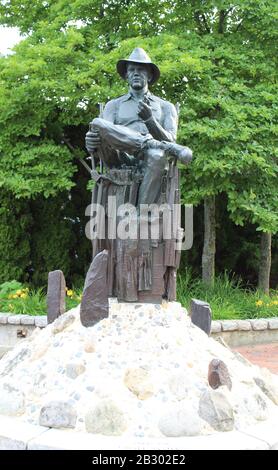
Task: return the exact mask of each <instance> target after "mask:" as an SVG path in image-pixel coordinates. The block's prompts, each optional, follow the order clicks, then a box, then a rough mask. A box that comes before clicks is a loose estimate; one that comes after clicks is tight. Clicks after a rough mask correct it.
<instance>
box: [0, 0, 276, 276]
mask: <svg viewBox="0 0 278 470" xmlns="http://www.w3.org/2000/svg"><path fill="white" fill-rule="evenodd" d="M29 6H30V4H29V1H27V0H23V1H22V0H21V1H20V0H13V1H11V0H10V1H9V0H8V1H7V0H6V1H5V2H0V21H1V22H2V23H3V24H8V25H10V26H18V27H19V28H20V29H21V31H22V32H23V33H28V34H29V36H28V37H27V38H26V39H25V40H24V41H22V42H21V43H20V44H19V45H18V46H16V48H15V51H16V53H15V54H14V55H13V56H11V57H8V58H1V59H0V81H1V88H0V103H1V107H0V126H1V133H0V152H1V160H0V168H1V178H0V183H1V185H2V187H3V189H5V190H6V191H10V192H12V193H13V194H14V195H15V196H16V197H19V198H23V197H24V198H34V197H41V196H43V197H50V196H51V197H55V196H56V195H57V194H59V193H60V192H62V191H72V187H73V184H74V181H76V177H75V176H74V172H75V171H77V169H78V168H79V172H80V171H81V170H80V167H78V166H77V165H79V164H77V159H78V158H79V157H81V156H84V155H85V152H84V143H83V142H84V134H85V131H86V129H87V125H88V122H89V121H90V120H91V119H92V118H93V117H95V116H96V115H97V113H98V106H97V105H98V103H99V102H104V101H107V99H109V98H112V97H114V96H117V95H119V94H120V93H123V92H124V90H125V86H124V84H123V82H122V81H121V80H120V79H119V77H118V76H117V74H116V72H115V63H116V61H117V60H118V59H119V58H122V57H125V56H128V55H129V53H130V51H131V50H132V48H133V47H135V46H137V45H138V44H139V45H140V46H142V47H145V48H146V49H147V50H148V51H149V52H150V54H151V56H152V58H153V60H154V61H156V62H157V63H158V64H159V65H160V67H161V71H162V77H161V80H160V81H159V82H158V84H157V85H156V87H155V89H154V92H156V93H157V94H160V95H161V96H165V97H167V99H169V100H170V101H172V102H179V103H180V105H181V112H180V132H179V141H180V142H181V143H185V144H188V145H190V146H191V147H192V148H193V150H194V155H195V158H194V161H193V163H192V165H191V166H190V168H188V169H186V170H185V169H183V170H182V176H183V182H182V188H183V200H184V201H186V202H194V203H195V204H200V203H201V202H203V201H205V210H206V213H207V214H208V213H209V214H210V217H206V221H207V223H206V230H205V233H206V234H209V237H210V238H209V239H206V240H205V243H204V252H203V255H204V256H203V263H204V273H205V272H206V278H207V282H212V281H213V275H214V250H215V248H214V246H215V242H214V240H215V233H214V226H215V225H216V223H215V220H214V216H213V215H212V214H214V213H215V209H214V200H216V201H217V199H218V198H219V197H221V195H222V194H224V195H225V196H226V197H227V208H228V211H229V214H230V217H231V219H232V220H233V221H234V222H235V223H236V224H240V225H244V224H246V223H247V222H248V223H249V222H251V223H253V224H254V225H255V226H256V227H257V229H258V230H260V231H262V232H263V233H273V234H274V233H276V232H277V226H278V216H277V198H278V196H277V188H276V186H277V185H276V180H277V150H276V145H275V144H276V142H277V124H276V110H277V91H276V69H277V68H276V67H277V53H275V40H276V39H277V28H276V23H275V21H276V17H277V2H275V1H274V0H265V1H263V2H257V1H255V0H241V1H233V2H231V1H227V0H215V1H202V0H194V1H193V0H190V1H187V2H184V1H182V0H177V1H175V2H171V1H161V0H160V1H157V0H149V1H148V2H147V1H145V0H121V1H120V0H113V1H111V0H104V1H100V0H73V1H72V2H70V3H69V2H66V1H65V0H55V1H54V0H52V1H51V0H48V1H47V2H44V1H42V0H41V1H40V0H37V1H34V2H32V8H29ZM276 42H277V41H276ZM223 230H224V228H223ZM262 246H265V245H264V244H262ZM206 247H208V249H206ZM264 259H266V258H265V257H264ZM268 259H269V258H268Z"/></svg>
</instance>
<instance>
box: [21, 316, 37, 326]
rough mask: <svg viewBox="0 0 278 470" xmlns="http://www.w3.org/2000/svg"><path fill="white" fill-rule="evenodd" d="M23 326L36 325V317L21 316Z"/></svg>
mask: <svg viewBox="0 0 278 470" xmlns="http://www.w3.org/2000/svg"><path fill="white" fill-rule="evenodd" d="M20 323H21V325H34V324H35V317H34V316H33V315H20Z"/></svg>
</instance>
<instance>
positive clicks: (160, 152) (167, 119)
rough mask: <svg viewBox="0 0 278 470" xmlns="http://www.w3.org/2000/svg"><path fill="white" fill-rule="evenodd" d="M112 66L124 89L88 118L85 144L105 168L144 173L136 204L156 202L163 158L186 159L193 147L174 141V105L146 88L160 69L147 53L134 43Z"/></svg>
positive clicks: (155, 78)
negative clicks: (134, 169)
mask: <svg viewBox="0 0 278 470" xmlns="http://www.w3.org/2000/svg"><path fill="white" fill-rule="evenodd" d="M117 71H118V73H119V74H120V76H121V77H122V78H123V79H125V80H127V82H128V85H129V91H128V93H127V94H126V95H123V96H120V97H119V98H116V99H113V100H111V101H109V102H108V103H107V104H106V106H105V108H104V112H103V118H96V119H94V120H93V121H92V123H91V128H90V131H89V132H88V133H87V134H86V147H87V150H88V151H89V152H93V151H95V150H97V149H101V155H102V159H103V161H104V164H105V165H106V166H107V167H108V168H126V167H130V166H137V167H139V168H141V169H142V170H143V174H144V176H143V180H142V183H141V186H140V189H139V195H138V206H139V205H140V204H151V203H155V202H157V199H158V197H159V194H160V188H161V181H162V176H163V173H164V169H165V166H166V157H167V156H172V157H175V158H177V159H178V160H179V161H181V162H182V163H184V164H187V163H189V162H190V161H191V159H192V152H191V150H190V149H189V148H187V147H183V146H181V145H177V144H176V143H175V140H176V134H177V122H178V117H177V112H176V108H175V106H174V105H173V104H171V103H169V102H168V101H165V100H163V99H161V98H158V97H157V96H154V95H153V94H152V93H150V92H149V89H148V88H149V85H152V84H153V83H155V82H156V81H157V80H158V78H159V76H160V71H159V68H158V67H157V66H156V65H155V64H153V63H152V62H151V59H150V57H149V56H148V55H147V54H146V52H145V51H144V50H143V49H141V48H138V47H137V48H135V49H134V50H133V52H132V53H131V55H130V57H129V58H128V59H125V60H119V62H118V63H117Z"/></svg>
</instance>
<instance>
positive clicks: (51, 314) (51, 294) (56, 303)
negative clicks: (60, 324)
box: [47, 270, 66, 323]
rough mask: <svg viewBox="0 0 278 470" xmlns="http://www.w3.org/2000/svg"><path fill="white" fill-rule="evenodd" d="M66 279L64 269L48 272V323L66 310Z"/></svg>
mask: <svg viewBox="0 0 278 470" xmlns="http://www.w3.org/2000/svg"><path fill="white" fill-rule="evenodd" d="M65 297H66V281H65V278H64V274H63V272H62V271H60V270H57V271H51V272H50V273H48V285H47V323H52V322H54V320H56V318H58V317H59V316H60V315H62V314H63V313H65V311H66V301H65Z"/></svg>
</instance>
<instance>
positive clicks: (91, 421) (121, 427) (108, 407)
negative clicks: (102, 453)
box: [85, 399, 127, 436]
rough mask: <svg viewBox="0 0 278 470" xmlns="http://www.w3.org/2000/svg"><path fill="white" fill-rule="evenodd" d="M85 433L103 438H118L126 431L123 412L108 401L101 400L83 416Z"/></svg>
mask: <svg viewBox="0 0 278 470" xmlns="http://www.w3.org/2000/svg"><path fill="white" fill-rule="evenodd" d="M85 427H86V431H87V432H91V433H93V434H102V435H104V436H120V435H121V434H123V433H124V432H125V430H126V429H127V422H126V418H125V414H124V412H123V411H122V410H121V409H120V408H119V407H118V406H117V405H116V404H115V403H114V402H113V401H112V400H110V399H104V400H102V401H101V402H100V403H99V404H98V405H97V406H95V407H94V408H91V409H89V410H88V411H87V413H86V415H85Z"/></svg>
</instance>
